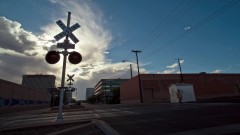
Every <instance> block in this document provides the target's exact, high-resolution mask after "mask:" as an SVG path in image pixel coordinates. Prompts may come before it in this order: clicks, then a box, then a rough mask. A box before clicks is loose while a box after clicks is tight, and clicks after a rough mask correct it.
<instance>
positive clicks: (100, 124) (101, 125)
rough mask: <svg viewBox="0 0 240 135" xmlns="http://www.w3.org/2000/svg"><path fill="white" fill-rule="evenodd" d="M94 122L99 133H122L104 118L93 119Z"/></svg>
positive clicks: (104, 134) (105, 134)
mask: <svg viewBox="0 0 240 135" xmlns="http://www.w3.org/2000/svg"><path fill="white" fill-rule="evenodd" d="M93 123H94V128H95V129H98V130H99V135H120V134H119V133H118V132H117V131H116V130H114V129H113V128H112V127H110V126H109V125H108V124H107V123H106V122H104V121H102V120H93Z"/></svg>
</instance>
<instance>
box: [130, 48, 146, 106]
mask: <svg viewBox="0 0 240 135" xmlns="http://www.w3.org/2000/svg"><path fill="white" fill-rule="evenodd" d="M132 52H134V53H136V59H137V68H138V81H139V90H140V101H141V103H143V97H142V85H141V78H140V73H139V64H138V53H141V52H142V51H139V50H132Z"/></svg>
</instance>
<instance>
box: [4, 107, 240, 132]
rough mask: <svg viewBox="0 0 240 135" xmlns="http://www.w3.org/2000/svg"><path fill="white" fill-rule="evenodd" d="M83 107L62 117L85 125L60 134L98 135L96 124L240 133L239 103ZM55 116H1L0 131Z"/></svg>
mask: <svg viewBox="0 0 240 135" xmlns="http://www.w3.org/2000/svg"><path fill="white" fill-rule="evenodd" d="M82 105H83V106H85V108H82V109H75V110H74V109H73V110H68V111H64V113H63V117H64V122H65V123H73V122H83V125H81V124H77V125H74V126H73V127H70V128H68V129H67V130H64V133H59V134H68V133H71V134H79V133H81V132H80V131H84V130H88V131H90V130H92V131H91V132H93V134H97V133H98V132H96V130H95V129H94V130H93V129H92V124H93V123H96V121H98V123H99V124H101V125H100V126H99V127H103V128H105V129H106V132H109V131H111V133H116V134H121V135H159V134H161V135H162V134H172V135H178V134H179V135H192V134H198V135H199V134H200V135H205V134H206V135H208V134H214V135H221V134H224V135H226V134H230V135H234V134H236V135H237V134H240V104H239V103H183V104H171V103H152V104H146V103H143V104H141V103H138V104H114V105H106V104H84V103H83V104H82ZM56 116H57V111H56V110H55V111H54V110H49V108H46V109H41V110H34V111H25V112H13V113H7V114H1V115H0V132H1V130H6V129H16V128H24V127H25V128H26V127H33V126H44V125H54V124H56V121H55V119H56ZM84 124H85V125H86V126H84ZM89 124H90V125H89ZM99 124H95V125H99ZM105 129H104V130H105ZM102 130H103V129H102ZM66 131H67V132H66ZM59 132H60V131H59ZM61 132H63V131H61ZM55 134H57V133H55Z"/></svg>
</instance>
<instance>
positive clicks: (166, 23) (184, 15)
mask: <svg viewBox="0 0 240 135" xmlns="http://www.w3.org/2000/svg"><path fill="white" fill-rule="evenodd" d="M68 12H71V13H72V15H71V22H70V25H73V24H75V23H79V24H80V25H81V27H80V28H79V29H77V30H75V31H74V32H73V33H74V35H75V36H76V37H77V38H78V39H79V40H80V42H78V43H77V44H76V45H75V51H78V52H80V53H81V54H82V56H83V60H82V62H81V63H80V64H77V65H72V64H70V63H69V62H67V71H66V73H67V74H75V76H74V80H75V81H74V86H75V87H77V88H78V99H84V98H85V89H86V88H88V87H94V85H95V84H96V83H97V82H98V81H99V80H100V79H102V78H109V79H114V78H129V77H130V71H129V64H130V62H125V63H122V60H129V61H132V62H135V61H136V57H135V54H134V53H132V52H131V50H141V51H142V53H139V62H140V68H141V73H154V74H162V73H179V68H178V64H177V58H181V61H180V62H181V65H182V71H183V72H184V73H199V72H207V73H239V72H240V59H239V58H240V53H239V50H240V45H239V43H240V26H239V24H240V14H239V13H240V0H211V1H209V0H171V1H169V0H130V1H129V0H115V1H113V0H67V1H60V0H41V1H40V0H1V1H0V37H1V38H0V78H1V79H5V80H8V81H12V82H16V83H21V80H22V75H23V74H41V73H42V74H53V75H56V76H57V85H60V81H61V73H62V56H61V60H60V61H59V62H58V63H57V64H54V65H50V64H48V63H47V62H46V61H45V55H46V53H47V52H48V51H49V50H58V51H61V49H58V48H56V44H57V43H60V42H62V40H60V41H58V42H57V41H56V40H55V39H54V38H53V37H54V36H55V35H57V34H58V33H60V32H61V31H62V30H61V29H60V28H59V27H58V25H57V24H56V21H58V20H62V21H63V23H65V24H66V22H67V13H68ZM70 42H72V41H70ZM69 51H73V50H71V49H69ZM132 65H133V74H134V75H136V74H137V72H136V71H137V69H136V66H135V64H134V63H132Z"/></svg>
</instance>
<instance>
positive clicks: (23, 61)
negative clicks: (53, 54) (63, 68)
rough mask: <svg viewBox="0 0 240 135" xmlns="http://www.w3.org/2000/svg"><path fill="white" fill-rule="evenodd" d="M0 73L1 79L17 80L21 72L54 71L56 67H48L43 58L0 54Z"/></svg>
mask: <svg viewBox="0 0 240 135" xmlns="http://www.w3.org/2000/svg"><path fill="white" fill-rule="evenodd" d="M0 60H1V61H0V62H1V64H0V74H1V77H4V78H2V79H6V80H10V81H15V82H19V83H20V80H21V78H22V75H23V74H29V73H30V74H33V73H34V74H36V73H42V74H46V73H48V72H52V73H55V72H56V71H57V69H55V68H52V67H50V66H49V65H48V64H47V63H46V62H45V59H44V58H36V57H28V56H26V55H13V54H6V53H4V54H0Z"/></svg>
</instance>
